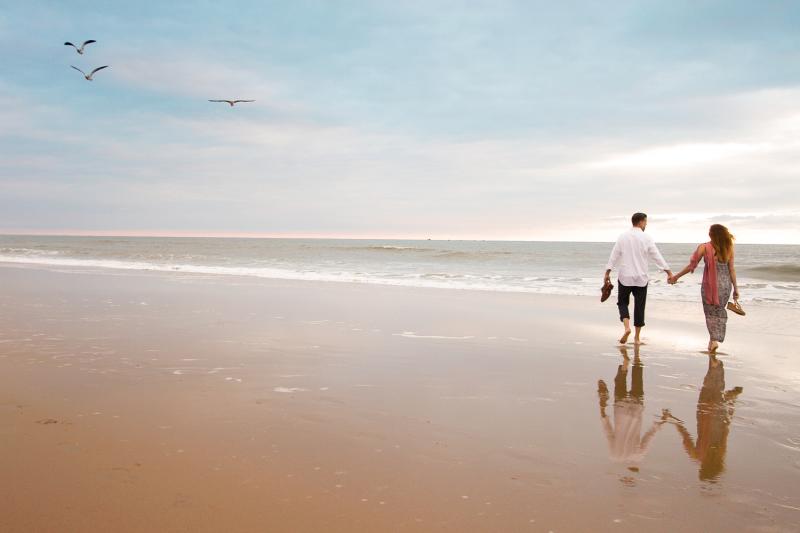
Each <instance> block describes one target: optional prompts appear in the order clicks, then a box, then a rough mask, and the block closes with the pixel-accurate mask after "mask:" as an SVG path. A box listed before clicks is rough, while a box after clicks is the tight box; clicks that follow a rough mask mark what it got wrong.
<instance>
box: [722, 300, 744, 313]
mask: <svg viewBox="0 0 800 533" xmlns="http://www.w3.org/2000/svg"><path fill="white" fill-rule="evenodd" d="M725 307H727V308H728V311H733V312H734V313H736V314H737V315H741V316H744V315H746V314H747V313H745V312H744V309H742V306H741V305H739V300H734V301H732V302H728V305H726V306H725Z"/></svg>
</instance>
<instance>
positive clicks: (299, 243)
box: [0, 235, 800, 307]
mask: <svg viewBox="0 0 800 533" xmlns="http://www.w3.org/2000/svg"><path fill="white" fill-rule="evenodd" d="M695 246H696V244H672V243H670V244H661V245H659V248H660V250H661V252H662V254H663V255H664V257H665V259H666V260H667V262H668V263H669V264H670V266H671V267H672V270H673V271H675V272H677V271H679V270H680V269H681V268H683V266H685V265H686V263H687V262H688V260H689V257H690V255H691V254H692V252H693V251H694V249H695ZM611 248H612V244H611V243H595V242H593V243H588V242H583V243H582V242H510V241H442V240H424V241H416V240H414V241H411V240H409V241H403V240H352V239H347V240H341V239H261V238H190V237H181V238H172V237H169V238H167V237H67V236H58V237H47V236H10V235H4V236H0V265H3V264H5V265H11V264H15V265H17V266H23V265H39V266H40V267H42V266H44V267H50V268H58V269H59V270H61V271H64V270H67V271H74V272H79V271H85V270H87V269H91V270H98V269H100V271H103V270H105V271H110V270H109V269H113V270H114V271H116V272H117V273H119V272H120V271H129V272H131V271H141V270H149V271H158V272H167V273H194V274H203V275H207V276H221V277H224V276H251V277H261V278H274V279H289V280H309V281H326V282H351V283H368V284H380V285H402V286H410V287H428V288H434V289H462V290H463V289H468V290H484V291H506V292H522V293H526V292H527V293H541V294H570V295H587V296H598V295H599V293H600V286H601V285H602V277H603V271H604V269H605V265H606V262H607V260H608V255H609V253H610V252H611ZM735 264H736V272H737V275H738V281H739V289H740V292H741V301H742V302H756V303H764V304H774V305H779V306H788V307H800V246H795V245H765V244H739V245H737V247H736V260H735ZM701 279H702V267H700V268H698V270H697V271H696V272H695V273H694V274H693V275H687V276H685V277H684V278H683V279H682V280H681V282H680V283H679V284H677V285H675V286H670V285H668V284H667V283H666V279H665V275H664V274H663V273H660V272H658V271H657V270H656V269H655V267H652V270H651V282H650V288H649V291H648V297H652V298H657V299H662V298H663V299H674V300H684V301H694V300H697V299H698V298H699V292H700V281H701Z"/></svg>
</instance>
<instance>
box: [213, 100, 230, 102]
mask: <svg viewBox="0 0 800 533" xmlns="http://www.w3.org/2000/svg"><path fill="white" fill-rule="evenodd" d="M209 102H227V100H209Z"/></svg>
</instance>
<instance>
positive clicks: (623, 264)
mask: <svg viewBox="0 0 800 533" xmlns="http://www.w3.org/2000/svg"><path fill="white" fill-rule="evenodd" d="M631 223H632V224H633V226H632V227H631V229H630V230H628V231H626V232H625V233H623V234H622V235H620V236H619V238H617V242H616V243H615V244H614V249H613V250H611V256H610V257H609V258H608V264H607V265H606V273H605V276H604V278H603V279H604V282H605V283H611V270H612V269H614V268H616V269H618V273H617V284H618V291H617V308H618V309H619V319H620V321H621V322H622V327H623V328H624V330H625V331H624V333H623V334H622V337H621V338H620V339H619V342H620V344H625V343H626V342H628V336H629V335H630V334H631V315H630V312H629V311H628V305H629V303H630V298H631V294H633V326H634V327H635V328H636V334H635V335H634V337H633V339H634V343H635V344H639V343H640V342H641V339H640V338H639V335H640V334H641V331H642V328H643V327H644V308H645V305H646V304H647V284H648V282H649V281H650V279H649V276H648V275H647V270H648V263H649V261H653V262H654V263H655V264H656V265H657V266H658V268H660V269H661V270H663V271H664V272H666V273H667V279H669V278H670V277H671V276H672V271H671V270H670V269H669V265H667V262H666V261H664V258H663V257H661V252H659V251H658V248H657V247H656V243H655V241H654V240H653V238H652V237H650V235H648V234H646V233H645V232H644V229H645V228H646V227H647V215H645V214H644V213H634V214H633V216H632V217H631Z"/></svg>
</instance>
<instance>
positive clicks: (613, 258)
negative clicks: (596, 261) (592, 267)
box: [603, 239, 622, 280]
mask: <svg viewBox="0 0 800 533" xmlns="http://www.w3.org/2000/svg"><path fill="white" fill-rule="evenodd" d="M621 255H622V248H621V247H620V245H619V239H617V242H615V243H614V248H613V249H612V250H611V255H610V256H609V257H608V263H607V264H606V273H605V276H604V277H603V279H607V280H610V279H611V269H613V268H614V267H615V266H617V263H618V262H619V258H620V256H621Z"/></svg>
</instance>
